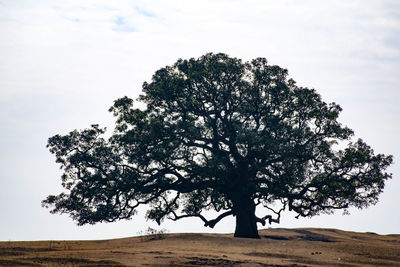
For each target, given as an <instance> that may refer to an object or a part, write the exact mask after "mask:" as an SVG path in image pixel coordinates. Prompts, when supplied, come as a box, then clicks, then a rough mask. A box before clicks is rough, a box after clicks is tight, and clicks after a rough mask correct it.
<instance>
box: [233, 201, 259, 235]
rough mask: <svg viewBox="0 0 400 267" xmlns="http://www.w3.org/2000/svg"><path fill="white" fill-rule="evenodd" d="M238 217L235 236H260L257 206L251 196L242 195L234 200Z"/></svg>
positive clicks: (235, 212) (235, 213)
mask: <svg viewBox="0 0 400 267" xmlns="http://www.w3.org/2000/svg"><path fill="white" fill-rule="evenodd" d="M233 204H234V215H235V217H236V229H235V235H234V236H235V237H243V238H260V236H259V235H258V230H257V221H256V215H255V211H256V206H255V205H254V202H253V200H252V199H251V198H250V197H241V198H239V199H238V200H236V201H234V202H233Z"/></svg>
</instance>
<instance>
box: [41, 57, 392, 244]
mask: <svg viewBox="0 0 400 267" xmlns="http://www.w3.org/2000/svg"><path fill="white" fill-rule="evenodd" d="M138 101H139V102H142V103H145V106H146V107H145V108H141V109H140V108H134V104H135V102H134V101H133V100H132V99H130V98H128V97H123V98H121V99H118V100H116V101H115V102H114V105H113V106H112V107H111V108H110V111H111V112H112V113H113V114H114V115H115V117H116V126H115V130H114V132H113V133H112V135H111V137H109V138H105V137H104V136H105V129H103V128H101V127H99V126H98V125H92V126H91V128H88V129H84V130H81V131H78V130H75V131H72V132H70V133H69V134H67V135H55V136H53V137H51V138H50V139H49V141H48V147H49V148H50V151H51V152H52V153H54V154H55V156H56V159H57V162H58V163H60V164H61V168H62V169H63V173H64V174H63V176H62V185H63V186H64V187H65V189H66V190H65V192H63V193H61V194H59V195H56V196H55V195H51V196H48V197H47V199H46V200H44V201H43V205H44V206H47V207H52V210H51V212H52V213H68V214H70V215H71V216H72V218H73V219H74V220H76V221H77V222H78V224H79V225H83V224H87V223H89V224H93V223H96V222H102V221H108V222H112V221H116V220H120V219H129V218H131V217H132V216H133V215H134V214H135V212H136V209H137V207H139V206H140V205H145V204H147V205H148V208H149V209H148V212H147V217H148V218H149V219H152V220H155V221H157V222H158V223H161V221H162V220H164V219H165V218H168V219H172V220H178V219H181V218H186V217H198V218H200V219H201V220H203V221H204V225H205V226H208V227H214V226H215V224H216V223H218V222H219V221H220V220H221V219H223V218H224V217H226V216H230V215H233V216H235V218H236V230H235V236H236V237H250V238H257V237H258V231H257V223H261V224H263V225H264V224H265V223H266V222H268V223H272V222H279V219H280V214H281V212H282V211H283V210H286V209H288V210H290V211H294V212H296V213H297V214H298V216H302V217H311V216H314V215H317V214H320V213H322V212H324V213H331V212H332V211H334V210H336V209H347V208H349V207H351V206H354V207H357V208H364V207H367V206H369V205H371V204H375V203H376V202H377V201H378V196H379V194H380V193H381V192H382V190H383V188H384V185H385V181H386V180H387V179H389V178H390V177H391V174H389V173H387V172H385V170H386V168H387V167H388V166H389V165H390V164H391V162H392V156H385V155H382V154H374V152H373V150H372V149H371V148H370V147H369V146H368V145H367V144H365V143H364V142H363V141H362V140H361V139H358V140H353V139H351V138H352V136H353V131H352V130H350V129H349V128H347V127H345V126H342V125H341V124H340V123H339V122H338V121H337V119H338V115H339V113H340V111H341V108H340V107H339V105H337V104H335V103H330V104H327V103H325V102H323V101H322V100H321V96H320V95H319V94H318V93H317V92H316V91H315V90H313V89H308V88H304V87H299V86H297V85H296V83H295V81H293V80H292V79H288V77H287V70H285V69H282V68H280V67H279V66H275V65H268V64H267V60H266V59H264V58H257V59H254V60H252V61H251V62H242V61H241V60H240V59H237V58H230V57H228V56H227V55H225V54H211V53H210V54H206V55H204V56H202V57H200V58H198V59H193V58H192V59H189V60H178V61H177V62H176V63H175V64H174V65H173V66H167V67H165V68H162V69H160V70H158V71H157V72H156V73H155V74H154V76H153V78H152V81H151V82H150V83H147V82H145V83H144V84H143V94H142V95H141V96H140V97H139V99H138ZM257 207H261V209H260V212H264V214H263V215H262V216H256V214H255V211H256V208H257ZM210 209H211V210H215V211H216V212H218V216H216V218H213V219H209V218H206V216H205V215H204V211H206V210H210ZM257 214H259V212H257Z"/></svg>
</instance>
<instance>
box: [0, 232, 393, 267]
mask: <svg viewBox="0 0 400 267" xmlns="http://www.w3.org/2000/svg"><path fill="white" fill-rule="evenodd" d="M260 235H261V236H262V238H261V239H259V240H253V239H242V238H233V237H232V235H228V234H156V235H148V236H141V237H131V238H123V239H113V240H101V241H32V242H31V241H24V242H22V241H21V242H0V266H400V235H377V234H374V233H356V232H345V231H341V230H336V229H319V228H318V229H314V228H313V229H266V230H261V231H260Z"/></svg>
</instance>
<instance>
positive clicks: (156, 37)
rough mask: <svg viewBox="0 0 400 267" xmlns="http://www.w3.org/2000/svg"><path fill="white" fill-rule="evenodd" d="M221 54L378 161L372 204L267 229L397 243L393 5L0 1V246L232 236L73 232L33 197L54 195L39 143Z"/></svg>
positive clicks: (291, 217) (52, 172)
mask: <svg viewBox="0 0 400 267" xmlns="http://www.w3.org/2000/svg"><path fill="white" fill-rule="evenodd" d="M208 52H214V53H218V52H223V53H227V54H228V55H230V56H232V57H238V58H241V59H243V60H244V61H248V60H251V59H253V58H256V57H265V58H267V60H268V61H269V63H270V64H275V65H279V66H281V67H283V68H286V69H288V71H289V76H290V78H292V79H294V80H295V81H296V82H297V84H298V85H299V86H304V87H309V88H315V89H316V90H317V92H319V93H320V94H321V95H322V98H323V100H324V101H326V102H336V103H338V104H339V105H340V106H341V107H342V108H343V112H342V113H341V116H340V118H339V121H341V122H342V123H343V124H345V125H347V126H348V127H350V128H351V129H353V130H354V131H355V136H356V137H357V138H358V137H359V138H362V139H363V140H364V141H365V142H366V143H367V144H369V145H370V146H371V147H372V148H373V149H374V151H375V152H376V153H384V154H392V155H393V156H394V164H393V165H392V167H391V168H390V169H389V172H391V173H393V178H392V179H391V180H389V181H388V182H387V183H386V187H385V191H384V193H383V194H382V195H381V196H380V201H379V203H378V204H377V205H375V206H372V207H369V208H368V209H364V210H356V209H351V210H350V215H345V216H344V215H342V212H340V211H339V212H336V213H335V214H334V215H321V216H316V217H313V218H301V219H295V214H292V213H285V214H283V216H282V218H281V224H279V225H277V224H273V225H271V226H270V227H274V228H275V227H286V228H295V227H323V228H337V229H342V230H349V231H358V232H375V233H379V234H396V233H397V234H399V233H400V212H399V208H398V204H399V203H400V194H399V191H400V167H399V163H398V162H399V161H398V159H399V157H400V145H399V142H398V136H400V105H399V104H398V102H399V101H400V1H397V0H392V1H391V0H379V1H378V0H369V1H362V0H346V1H345V0H343V1H341V0H337V1H330V0H327V1H319V0H296V1H294V0H283V1H272V0H248V1H246V0H241V1H239V0H202V1H194V0H186V1H178V0H143V1H135V0H132V1H128V0H126V1H125V0H121V1H106V0H96V1H94V0H88V1H79V0H67V1H50V0H49V1H46V0H32V1H28V0H0V169H1V171H0V241H9V240H11V241H15V240H50V239H51V240H72V239H75V240H76V239H79V240H84V239H108V238H119V237H129V236H135V235H137V234H139V233H141V232H143V231H145V230H146V229H147V228H148V227H152V228H154V229H156V230H160V229H165V230H167V231H169V232H171V233H173V232H211V233H232V232H233V231H234V224H235V222H234V218H232V217H231V218H226V219H224V220H223V221H221V222H220V223H219V224H218V225H217V226H216V227H215V228H214V229H210V228H205V227H203V223H202V221H200V220H196V219H184V220H180V221H177V222H171V221H165V222H164V223H163V224H162V225H161V226H158V225H157V224H156V223H154V222H151V221H146V219H145V218H144V214H145V210H146V209H145V208H142V209H141V210H140V211H139V214H138V215H136V216H135V217H134V218H133V219H132V220H129V221H121V222H115V223H103V224H96V225H89V226H77V225H76V223H75V222H74V221H72V219H71V218H70V217H69V216H68V215H52V214H50V213H49V211H48V210H47V209H45V208H42V207H41V200H43V199H44V198H46V196H47V195H49V194H58V193H60V192H61V191H62V187H61V180H60V176H61V174H62V172H61V170H60V169H59V166H58V165H57V164H56V163H55V158H54V156H53V155H52V154H51V153H50V152H49V151H48V149H47V148H46V144H47V139H48V138H49V137H50V136H53V135H55V134H67V133H68V132H69V131H71V130H73V129H83V128H86V127H89V126H90V125H91V124H94V123H99V124H100V125H101V126H107V127H108V129H110V130H112V129H113V122H114V118H113V116H112V115H111V114H110V113H109V112H108V111H107V110H108V108H109V107H110V106H111V105H112V104H113V101H114V100H115V99H117V98H120V97H123V96H125V95H126V96H129V97H131V98H134V99H135V98H136V97H137V96H138V95H139V94H140V93H141V85H142V83H143V82H144V81H150V79H151V76H152V74H153V73H154V72H155V71H156V70H158V69H159V68H161V67H164V66H166V65H172V64H173V63H174V62H175V61H176V60H177V59H179V58H183V59H186V58H191V57H195V58H196V57H199V56H201V55H203V54H205V53H208Z"/></svg>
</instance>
